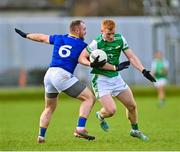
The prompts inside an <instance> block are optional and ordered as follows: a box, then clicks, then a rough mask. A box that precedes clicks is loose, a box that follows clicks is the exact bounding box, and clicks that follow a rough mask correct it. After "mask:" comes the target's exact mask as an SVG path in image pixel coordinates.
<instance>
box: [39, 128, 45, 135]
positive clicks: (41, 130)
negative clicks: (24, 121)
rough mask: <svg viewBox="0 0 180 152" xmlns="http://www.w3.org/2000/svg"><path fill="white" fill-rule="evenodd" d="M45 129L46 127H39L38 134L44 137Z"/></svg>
mask: <svg viewBox="0 0 180 152" xmlns="http://www.w3.org/2000/svg"><path fill="white" fill-rule="evenodd" d="M46 129H47V128H43V127H40V128H39V136H41V137H45V134H46Z"/></svg>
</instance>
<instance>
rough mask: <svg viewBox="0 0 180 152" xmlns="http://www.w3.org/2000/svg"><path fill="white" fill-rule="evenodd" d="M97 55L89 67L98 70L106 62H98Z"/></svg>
mask: <svg viewBox="0 0 180 152" xmlns="http://www.w3.org/2000/svg"><path fill="white" fill-rule="evenodd" d="M98 60H99V55H98V56H97V57H96V58H95V60H94V62H92V63H90V67H92V68H99V67H103V66H104V65H105V64H106V60H102V61H98Z"/></svg>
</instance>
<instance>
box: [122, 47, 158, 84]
mask: <svg viewBox="0 0 180 152" xmlns="http://www.w3.org/2000/svg"><path fill="white" fill-rule="evenodd" d="M124 54H125V55H126V56H127V58H128V59H129V61H130V62H131V64H132V65H133V66H134V67H135V68H136V69H138V70H139V71H140V72H142V74H143V76H144V77H145V78H147V79H148V80H150V81H151V82H156V79H155V78H154V77H153V76H152V75H151V74H150V71H148V70H146V69H145V68H144V66H143V65H142V63H141V61H140V60H139V59H138V57H137V56H136V55H135V54H134V53H133V51H132V50H131V49H127V50H125V52H124Z"/></svg>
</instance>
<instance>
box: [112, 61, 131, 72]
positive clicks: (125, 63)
mask: <svg viewBox="0 0 180 152" xmlns="http://www.w3.org/2000/svg"><path fill="white" fill-rule="evenodd" d="M129 65H130V62H129V61H125V62H122V63H120V64H119V65H116V66H115V67H116V71H121V70H123V69H127V68H128V67H129Z"/></svg>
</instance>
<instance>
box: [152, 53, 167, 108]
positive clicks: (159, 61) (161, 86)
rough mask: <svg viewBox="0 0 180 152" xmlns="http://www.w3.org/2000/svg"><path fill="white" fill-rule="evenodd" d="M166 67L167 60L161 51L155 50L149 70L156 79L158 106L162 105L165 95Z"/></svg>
mask: <svg viewBox="0 0 180 152" xmlns="http://www.w3.org/2000/svg"><path fill="white" fill-rule="evenodd" d="M168 68H169V63H168V61H167V60H165V59H164V57H163V54H162V52H160V51H157V52H156V53H155V58H154V60H153V62H152V65H151V71H152V74H153V75H154V76H155V78H156V81H157V82H155V83H154V85H155V87H156V88H157V91H158V98H159V103H158V105H159V106H160V107H162V106H164V104H165V96H166V92H165V87H166V84H167V76H168Z"/></svg>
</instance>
